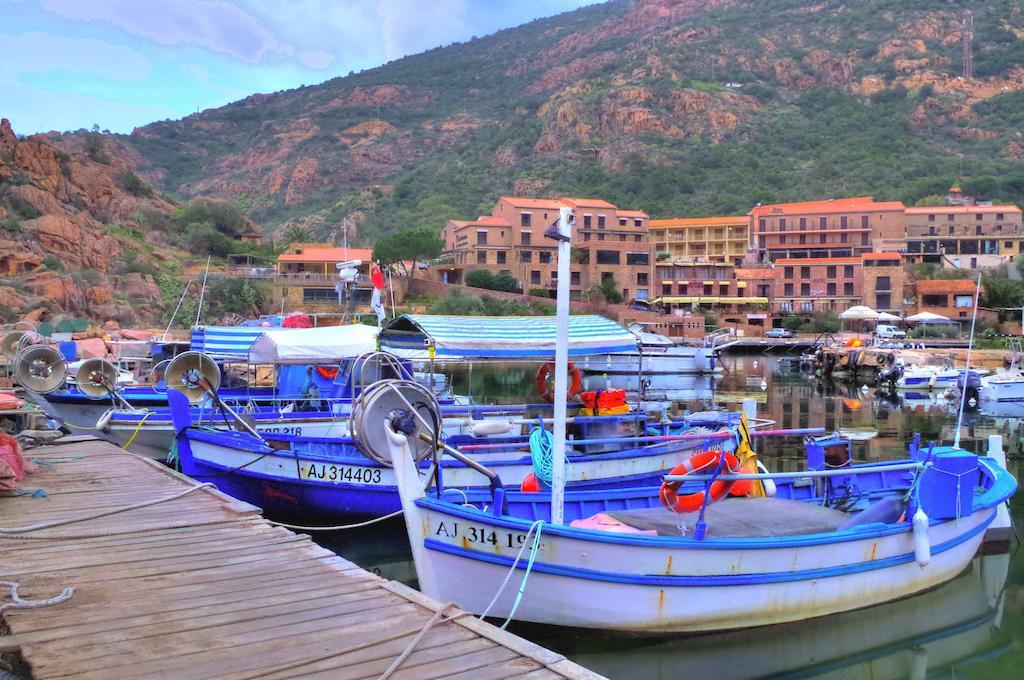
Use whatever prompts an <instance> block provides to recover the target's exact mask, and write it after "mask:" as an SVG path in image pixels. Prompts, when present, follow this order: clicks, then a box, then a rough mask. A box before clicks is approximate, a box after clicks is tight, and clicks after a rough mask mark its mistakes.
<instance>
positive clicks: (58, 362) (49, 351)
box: [14, 345, 68, 394]
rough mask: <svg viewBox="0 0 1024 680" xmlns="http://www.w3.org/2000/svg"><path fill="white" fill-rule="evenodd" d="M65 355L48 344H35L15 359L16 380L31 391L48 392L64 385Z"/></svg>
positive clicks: (66, 372) (66, 368)
mask: <svg viewBox="0 0 1024 680" xmlns="http://www.w3.org/2000/svg"><path fill="white" fill-rule="evenodd" d="M67 375H68V367H67V363H65V361H64V356H63V355H62V354H61V353H60V352H58V351H57V350H55V349H54V348H52V347H50V346H48V345H34V346H32V347H29V348H28V349H26V350H23V351H22V352H21V353H20V354H18V356H17V357H15V359H14V380H15V381H16V382H17V383H18V384H20V385H21V386H22V387H24V388H25V389H26V390H28V391H29V392H35V393H37V394H48V393H49V392H53V391H55V390H59V389H60V388H61V387H63V386H64V379H65V378H66V377H67Z"/></svg>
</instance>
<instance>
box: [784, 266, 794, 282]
mask: <svg viewBox="0 0 1024 680" xmlns="http://www.w3.org/2000/svg"><path fill="white" fill-rule="evenodd" d="M782 272H783V274H784V275H785V277H786V278H787V279H791V278H793V268H792V267H786V268H785V269H783V270H782Z"/></svg>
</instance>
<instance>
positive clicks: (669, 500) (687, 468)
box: [659, 451, 739, 512]
mask: <svg viewBox="0 0 1024 680" xmlns="http://www.w3.org/2000/svg"><path fill="white" fill-rule="evenodd" d="M721 455H722V452H721V451H701V452H700V453H695V454H694V455H692V456H690V457H689V458H687V459H686V461H685V462H684V463H683V464H682V465H677V466H675V467H674V468H672V472H670V473H669V474H670V475H689V474H695V473H701V472H713V471H714V470H715V468H717V467H718V463H719V460H720V457H721ZM738 466H739V461H738V460H736V456H734V455H733V454H732V453H729V452H726V454H725V466H724V468H723V471H725V472H731V471H733V470H735V469H736V468H737V467H738ZM734 484H736V482H728V481H725V480H718V481H714V482H712V483H711V500H710V502H711V503H714V502H715V501H720V500H722V499H723V498H725V497H726V496H728V495H729V492H730V491H732V488H733V485H734ZM682 485H683V484H682V482H662V483H661V492H660V494H659V497H660V498H661V504H662V505H664V506H665V507H666V508H668V509H669V510H672V511H673V512H697V511H698V510H700V508H701V506H702V505H704V492H703V491H698V492H697V493H691V494H686V495H685V496H680V495H678V491H679V488H680V487H681V486H682Z"/></svg>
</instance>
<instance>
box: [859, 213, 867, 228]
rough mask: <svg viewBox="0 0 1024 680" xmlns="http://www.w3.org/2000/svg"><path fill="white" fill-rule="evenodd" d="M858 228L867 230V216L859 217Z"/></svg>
mask: <svg viewBox="0 0 1024 680" xmlns="http://www.w3.org/2000/svg"><path fill="white" fill-rule="evenodd" d="M860 228H861V229H867V228H868V216H867V215H861V216H860Z"/></svg>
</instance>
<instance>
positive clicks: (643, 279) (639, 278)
mask: <svg viewBox="0 0 1024 680" xmlns="http://www.w3.org/2000/svg"><path fill="white" fill-rule="evenodd" d="M636 285H638V286H646V285H647V273H646V272H641V273H639V274H637V275H636Z"/></svg>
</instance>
